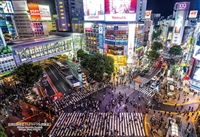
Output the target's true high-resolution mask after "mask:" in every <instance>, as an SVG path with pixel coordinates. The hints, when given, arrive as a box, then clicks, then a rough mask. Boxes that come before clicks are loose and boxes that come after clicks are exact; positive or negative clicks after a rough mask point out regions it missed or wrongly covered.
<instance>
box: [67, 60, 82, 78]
mask: <svg viewBox="0 0 200 137" xmlns="http://www.w3.org/2000/svg"><path fill="white" fill-rule="evenodd" d="M63 64H67V65H69V67H70V69H69V70H68V71H66V73H67V74H70V75H74V76H75V77H76V78H78V77H79V76H78V75H79V74H78V72H77V69H78V68H79V65H78V64H74V63H73V62H71V61H65V62H63Z"/></svg>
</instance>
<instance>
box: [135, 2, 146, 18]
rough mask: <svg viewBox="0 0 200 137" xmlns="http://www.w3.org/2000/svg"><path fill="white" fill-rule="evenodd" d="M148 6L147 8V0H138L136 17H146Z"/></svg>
mask: <svg viewBox="0 0 200 137" xmlns="http://www.w3.org/2000/svg"><path fill="white" fill-rule="evenodd" d="M146 8H147V0H138V1H137V14H136V18H137V20H138V21H141V20H143V19H145V11H146Z"/></svg>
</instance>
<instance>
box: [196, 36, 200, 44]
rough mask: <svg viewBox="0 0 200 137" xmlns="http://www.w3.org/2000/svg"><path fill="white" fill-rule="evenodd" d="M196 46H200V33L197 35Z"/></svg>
mask: <svg viewBox="0 0 200 137" xmlns="http://www.w3.org/2000/svg"><path fill="white" fill-rule="evenodd" d="M196 45H198V46H200V33H199V35H198V39H197V44H196Z"/></svg>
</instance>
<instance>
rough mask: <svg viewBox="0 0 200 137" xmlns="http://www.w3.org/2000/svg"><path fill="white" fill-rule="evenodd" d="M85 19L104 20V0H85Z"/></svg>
mask: <svg viewBox="0 0 200 137" xmlns="http://www.w3.org/2000/svg"><path fill="white" fill-rule="evenodd" d="M83 6H84V20H85V21H89V20H94V21H96V20H104V0H98V1H95V0H83Z"/></svg>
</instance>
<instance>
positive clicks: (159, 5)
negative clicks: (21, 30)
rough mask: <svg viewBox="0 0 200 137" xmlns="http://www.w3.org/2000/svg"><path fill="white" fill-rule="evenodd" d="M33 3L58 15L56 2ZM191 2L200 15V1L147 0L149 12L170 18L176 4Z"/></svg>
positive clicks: (34, 1)
mask: <svg viewBox="0 0 200 137" xmlns="http://www.w3.org/2000/svg"><path fill="white" fill-rule="evenodd" d="M27 1H28V3H29V2H33V3H39V4H48V5H50V10H51V13H52V14H55V13H56V10H55V6H54V0H27ZM182 1H189V2H191V4H190V9H191V10H199V13H198V14H200V0H147V10H152V12H153V13H161V14H162V16H165V17H167V16H169V15H172V13H173V8H174V4H175V2H182Z"/></svg>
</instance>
